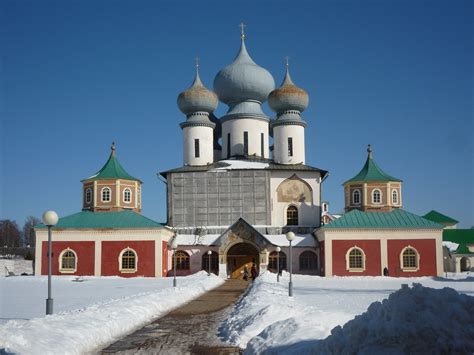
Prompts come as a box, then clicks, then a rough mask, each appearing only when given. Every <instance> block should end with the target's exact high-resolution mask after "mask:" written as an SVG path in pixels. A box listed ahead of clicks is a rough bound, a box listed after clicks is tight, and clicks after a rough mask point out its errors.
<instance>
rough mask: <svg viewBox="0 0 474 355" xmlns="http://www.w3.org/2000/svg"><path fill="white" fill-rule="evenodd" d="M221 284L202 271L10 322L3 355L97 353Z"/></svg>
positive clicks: (3, 334)
mask: <svg viewBox="0 0 474 355" xmlns="http://www.w3.org/2000/svg"><path fill="white" fill-rule="evenodd" d="M180 281H182V282H180ZM184 281H185V282H184ZM223 282H224V281H223V280H222V279H221V278H218V277H217V276H215V275H211V276H208V275H207V273H205V272H199V273H197V274H194V275H191V276H188V277H186V278H180V280H178V287H176V288H173V287H167V288H159V289H157V290H155V291H152V292H150V291H149V292H144V293H138V294H134V295H129V296H126V297H123V298H120V299H115V300H110V301H106V302H102V303H99V304H95V305H91V306H88V307H86V308H82V309H77V310H73V311H64V312H60V313H57V314H54V315H51V316H46V317H42V318H34V319H31V320H26V321H21V320H12V321H9V322H7V323H5V324H3V325H0V352H1V349H2V348H4V349H5V350H6V351H7V352H14V353H19V354H80V353H85V352H91V351H94V350H98V349H100V348H102V347H104V346H106V345H107V344H109V343H111V342H113V341H115V340H116V339H117V338H120V337H122V336H123V335H125V334H128V333H130V332H132V331H133V330H135V329H137V328H139V327H141V326H143V325H145V324H146V323H148V322H151V321H152V320H153V319H155V318H157V317H159V316H160V315H163V314H164V313H167V312H168V311H170V310H171V309H173V308H176V307H178V306H180V305H182V304H184V303H186V302H188V301H190V300H191V299H193V298H195V297H197V296H199V295H200V294H202V293H204V292H205V291H207V290H210V289H212V288H214V287H216V286H218V285H220V284H222V283H223Z"/></svg>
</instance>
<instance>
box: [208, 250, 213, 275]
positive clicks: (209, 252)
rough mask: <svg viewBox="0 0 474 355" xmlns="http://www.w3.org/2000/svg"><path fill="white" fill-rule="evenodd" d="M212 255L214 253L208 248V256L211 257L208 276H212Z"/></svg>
mask: <svg viewBox="0 0 474 355" xmlns="http://www.w3.org/2000/svg"><path fill="white" fill-rule="evenodd" d="M211 255H212V251H210V250H208V251H207V256H208V258H209V260H208V261H209V272H208V273H207V276H211Z"/></svg>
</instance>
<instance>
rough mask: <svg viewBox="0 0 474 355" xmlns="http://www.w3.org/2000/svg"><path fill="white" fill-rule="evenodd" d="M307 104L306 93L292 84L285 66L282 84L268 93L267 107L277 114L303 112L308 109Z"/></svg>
mask: <svg viewBox="0 0 474 355" xmlns="http://www.w3.org/2000/svg"><path fill="white" fill-rule="evenodd" d="M308 103H309V97H308V93H307V92H306V91H304V90H303V89H301V88H299V87H297V86H296V85H295V84H294V83H293V81H292V80H291V76H290V71H289V69H288V64H287V66H286V74H285V78H284V79H283V83H282V84H281V86H280V87H279V88H278V89H276V90H273V91H272V92H271V93H270V95H269V96H268V105H269V106H270V108H271V109H272V110H273V111H275V112H277V113H278V112H283V111H290V110H294V111H299V112H303V111H304V110H305V109H306V108H307V107H308Z"/></svg>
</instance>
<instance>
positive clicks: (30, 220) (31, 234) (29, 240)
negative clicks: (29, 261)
mask: <svg viewBox="0 0 474 355" xmlns="http://www.w3.org/2000/svg"><path fill="white" fill-rule="evenodd" d="M38 224H40V220H39V219H38V218H36V217H33V216H28V217H27V218H26V221H25V225H24V226H23V242H24V243H25V245H29V246H30V247H32V248H34V247H35V242H36V240H35V231H34V229H33V227H34V226H36V225H38Z"/></svg>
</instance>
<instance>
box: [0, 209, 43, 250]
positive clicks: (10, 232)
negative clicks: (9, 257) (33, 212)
mask: <svg viewBox="0 0 474 355" xmlns="http://www.w3.org/2000/svg"><path fill="white" fill-rule="evenodd" d="M40 223H41V221H40V220H39V219H38V218H36V217H33V216H29V217H28V218H26V221H25V224H24V225H23V228H21V229H20V227H19V226H18V224H17V223H16V222H15V221H12V220H10V219H3V220H0V247H7V248H17V247H26V246H28V245H29V246H30V247H32V248H34V246H35V231H34V230H33V227H34V226H36V225H38V224H40Z"/></svg>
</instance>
